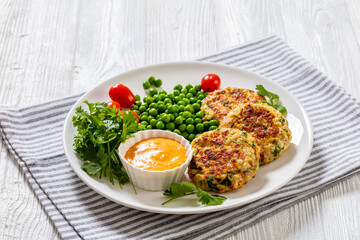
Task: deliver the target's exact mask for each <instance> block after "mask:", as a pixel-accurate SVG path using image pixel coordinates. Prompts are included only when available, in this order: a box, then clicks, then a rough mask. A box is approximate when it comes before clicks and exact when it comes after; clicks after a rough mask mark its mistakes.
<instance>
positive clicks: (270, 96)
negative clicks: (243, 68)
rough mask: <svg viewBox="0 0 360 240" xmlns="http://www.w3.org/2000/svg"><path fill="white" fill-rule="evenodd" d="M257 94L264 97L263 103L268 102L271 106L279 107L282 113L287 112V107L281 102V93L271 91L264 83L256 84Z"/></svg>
mask: <svg viewBox="0 0 360 240" xmlns="http://www.w3.org/2000/svg"><path fill="white" fill-rule="evenodd" d="M255 89H256V90H257V94H259V95H260V96H261V97H263V98H264V100H262V102H263V103H267V104H268V105H269V106H271V107H273V108H275V109H277V110H278V111H279V112H281V113H282V114H286V113H287V110H286V108H285V107H284V106H283V105H281V104H280V100H279V95H277V94H275V93H272V92H269V91H268V90H266V89H265V87H264V86H263V85H256V88H255Z"/></svg>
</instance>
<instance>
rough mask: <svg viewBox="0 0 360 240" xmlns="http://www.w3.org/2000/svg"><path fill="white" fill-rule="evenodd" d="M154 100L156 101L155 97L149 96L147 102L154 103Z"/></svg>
mask: <svg viewBox="0 0 360 240" xmlns="http://www.w3.org/2000/svg"><path fill="white" fill-rule="evenodd" d="M152 102H154V99H153V98H152V97H148V98H147V99H146V103H147V104H150V103H152Z"/></svg>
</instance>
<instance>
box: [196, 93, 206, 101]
mask: <svg viewBox="0 0 360 240" xmlns="http://www.w3.org/2000/svg"><path fill="white" fill-rule="evenodd" d="M204 98H205V96H204V94H199V95H198V96H197V99H198V100H203V99H204Z"/></svg>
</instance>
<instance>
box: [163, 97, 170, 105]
mask: <svg viewBox="0 0 360 240" xmlns="http://www.w3.org/2000/svg"><path fill="white" fill-rule="evenodd" d="M164 103H165V104H166V103H172V101H171V99H170V98H165V99H164Z"/></svg>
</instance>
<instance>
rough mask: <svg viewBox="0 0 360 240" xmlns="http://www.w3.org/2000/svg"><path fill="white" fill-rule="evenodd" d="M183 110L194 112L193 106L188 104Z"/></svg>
mask: <svg viewBox="0 0 360 240" xmlns="http://www.w3.org/2000/svg"><path fill="white" fill-rule="evenodd" d="M185 111H188V112H191V113H194V108H193V107H192V106H190V105H187V106H186V107H185Z"/></svg>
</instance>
